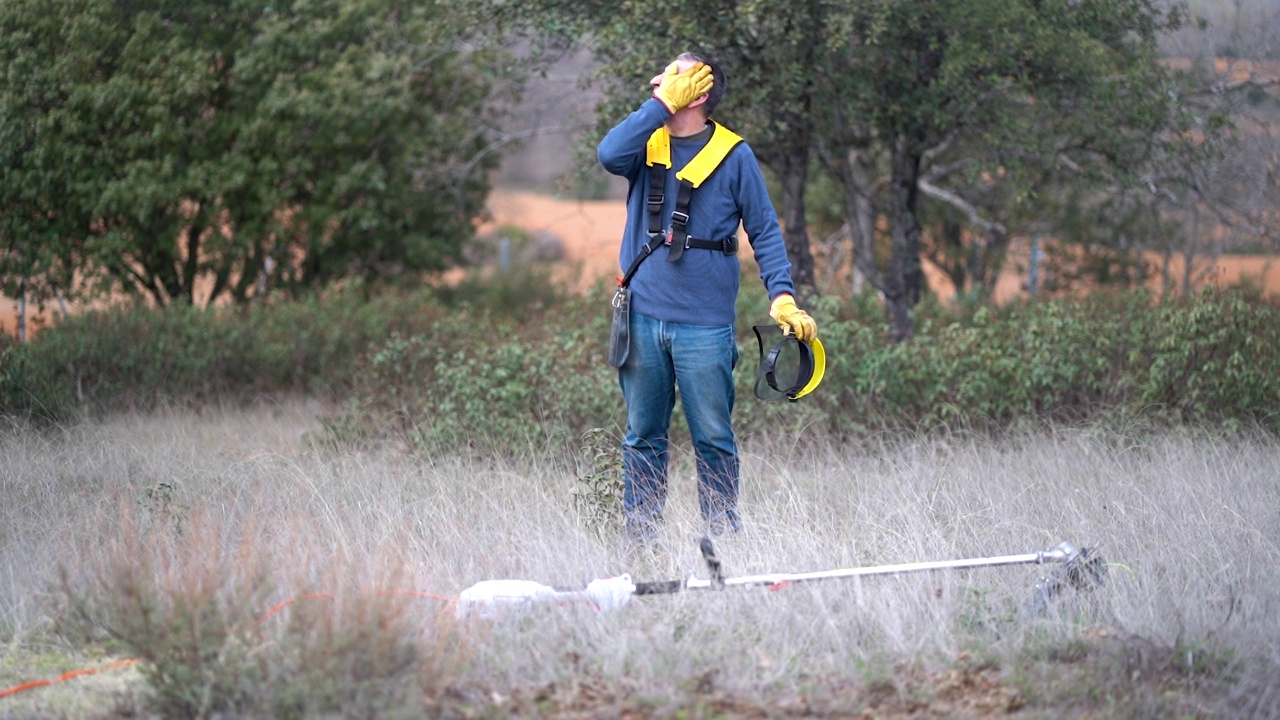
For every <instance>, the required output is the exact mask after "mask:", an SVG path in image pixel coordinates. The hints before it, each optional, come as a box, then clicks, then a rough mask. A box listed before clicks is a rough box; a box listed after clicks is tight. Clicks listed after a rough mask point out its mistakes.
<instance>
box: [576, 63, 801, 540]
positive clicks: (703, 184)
mask: <svg viewBox="0 0 1280 720" xmlns="http://www.w3.org/2000/svg"><path fill="white" fill-rule="evenodd" d="M650 84H651V85H652V86H653V97H652V98H650V99H649V100H647V101H645V102H644V104H643V105H641V106H640V108H639V109H638V110H636V111H635V112H633V113H632V114H631V115H630V116H628V117H627V118H626V119H625V120H623V121H622V122H621V123H619V124H618V125H617V126H616V127H614V128H613V129H612V130H610V131H609V132H608V134H607V135H605V137H604V139H603V140H601V141H600V145H599V147H598V148H597V156H598V157H599V160H600V164H601V165H603V166H604V168H605V169H606V170H608V171H609V172H611V173H613V174H615V175H621V176H623V177H625V178H627V180H628V181H629V188H628V192H627V226H626V230H625V232H624V234H623V238H622V248H621V251H620V253H619V261H620V262H621V264H622V267H624V268H627V267H630V265H631V263H632V261H633V260H634V259H635V258H636V257H637V256H638V255H639V254H640V253H643V252H648V251H647V250H646V249H645V246H646V244H648V245H649V247H650V248H653V249H652V252H650V253H649V255H651V257H646V259H645V260H644V261H643V262H642V263H641V264H640V265H639V266H638V267H637V269H636V272H635V274H634V276H633V277H632V280H631V284H630V292H631V318H630V350H629V353H628V355H627V358H626V361H625V362H624V363H623V364H622V366H621V367H619V369H618V381H619V384H620V385H621V387H622V394H623V398H624V399H625V401H626V406H627V434H626V438H625V439H624V441H623V453H622V457H623V480H624V483H625V489H624V494H623V510H624V517H625V523H626V531H627V536H628V538H629V539H630V540H632V541H634V542H639V543H644V542H649V541H651V540H653V539H654V538H655V535H656V530H657V528H658V526H659V525H660V523H661V521H662V512H663V508H664V506H665V505H666V498H667V459H668V449H667V447H668V430H669V427H670V424H671V413H672V410H673V408H674V406H675V398H676V390H677V389H679V393H680V401H681V404H682V406H683V408H684V414H685V418H686V419H687V420H688V423H689V434H690V436H691V439H692V440H693V447H694V451H695V454H696V457H697V473H698V501H699V502H698V504H699V509H700V510H701V512H702V517H703V519H704V520H705V521H706V522H707V524H708V529H709V530H710V531H711V532H712V533H713V534H719V533H722V532H726V531H731V532H736V531H737V530H739V529H740V528H741V521H740V519H739V516H738V507H737V506H738V483H739V467H738V448H737V443H736V440H735V437H734V432H733V425H732V420H731V416H732V413H733V403H734V386H733V368H734V366H735V365H736V364H737V362H738V349H737V347H738V346H737V341H736V339H735V334H734V320H735V307H734V303H735V301H736V299H737V296H738V285H739V274H740V273H739V264H738V257H737V255H736V254H735V253H736V249H737V231H738V226H739V224H741V225H742V227H743V229H744V230H745V231H746V235H747V238H748V239H749V240H750V242H751V246H752V248H753V251H754V254H755V260H756V263H757V264H758V265H759V267H760V279H761V280H763V281H764V285H765V288H766V290H767V291H768V293H769V298H770V300H771V301H772V302H771V305H770V310H769V314H770V316H772V317H773V319H774V321H775V322H777V323H778V325H779V326H780V327H782V329H783V330H784V331H785V332H790V333H794V334H795V335H796V337H797V338H799V339H801V340H806V341H807V340H812V339H813V338H814V337H816V336H817V333H818V330H817V325H816V324H815V323H814V321H813V318H811V317H810V316H809V315H808V314H807V313H805V312H804V311H803V310H800V309H799V308H797V307H796V303H795V300H794V298H793V295H794V291H795V288H794V286H793V284H792V281H791V263H790V261H788V259H787V253H786V247H785V245H784V244H783V241H782V232H781V229H780V228H779V226H778V216H777V213H776V212H775V210H774V208H773V204H772V202H771V201H770V199H769V195H768V192H767V191H766V189H765V184H764V179H763V177H762V176H761V174H760V167H759V165H758V163H757V162H756V158H755V154H754V153H752V151H751V148H750V147H748V146H747V144H746V143H745V142H741V138H739V137H738V136H736V135H734V134H733V133H732V132H729V131H728V130H727V129H726V128H723V127H722V126H718V125H717V124H715V123H713V122H711V120H710V117H711V114H712V112H713V111H714V110H715V108H716V105H717V104H718V103H719V102H720V99H721V98H722V97H724V92H725V76H724V72H723V70H721V68H720V67H719V66H718V65H716V64H715V63H714V62H712V61H711V60H709V59H707V58H706V57H703V56H701V55H697V54H694V53H685V54H683V55H681V56H680V57H679V58H677V60H676V61H675V62H673V63H671V64H670V65H669V66H667V68H666V70H665V71H663V72H662V73H661V74H660V75H658V76H656V77H654V78H653V80H652V81H651V83H650ZM664 129H665V132H661V131H662V130H664ZM720 133H723V134H720ZM713 135H715V136H716V137H717V140H716V142H714V143H713V142H712V137H713ZM726 138H727V139H729V141H730V142H728V143H725V142H724V141H725V139H726ZM735 143H736V144H735ZM712 146H716V147H720V148H724V147H728V146H731V148H732V149H730V150H728V152H727V154H724V153H723V152H721V153H720V154H719V157H720V158H722V159H719V161H718V162H716V159H715V158H712V159H710V160H708V159H707V158H708V155H706V154H704V155H699V153H700V152H701V151H702V150H703V149H704V148H708V150H709V152H710V149H711V147H712ZM664 153H665V154H666V156H665V160H666V162H665V163H663V159H664ZM695 157H697V158H698V161H697V162H693V163H691V161H692V160H694V158H695ZM655 158H656V160H655ZM664 164H665V165H666V166H667V167H664V166H663V165H664ZM708 165H713V166H714V167H713V169H712V170H711V172H710V174H709V175H706V176H705V177H702V178H700V179H699V181H698V184H697V186H696V187H690V182H689V181H688V180H687V179H686V180H685V181H684V182H682V181H681V180H680V179H679V178H678V177H677V175H678V174H679V173H681V172H683V171H684V170H688V169H689V168H690V167H695V166H699V167H702V166H708ZM682 169H684V170H682ZM706 169H707V168H706V167H703V170H704V171H705V170H706ZM654 173H661V175H658V176H656V177H658V178H659V180H658V183H659V184H655V185H653V186H651V184H650V183H651V176H654ZM664 177H665V182H664V181H663V180H662V178H664ZM682 190H683V192H684V193H685V194H684V196H683V197H681V192H682ZM659 223H662V225H661V227H660V228H659V227H658V224H659ZM659 235H661V236H662V237H663V239H664V240H665V244H657V245H656V247H655V244H656V242H658V241H655V243H651V240H652V239H653V238H654V237H655V236H659ZM673 238H674V242H673ZM682 239H683V240H684V242H681V240H682Z"/></svg>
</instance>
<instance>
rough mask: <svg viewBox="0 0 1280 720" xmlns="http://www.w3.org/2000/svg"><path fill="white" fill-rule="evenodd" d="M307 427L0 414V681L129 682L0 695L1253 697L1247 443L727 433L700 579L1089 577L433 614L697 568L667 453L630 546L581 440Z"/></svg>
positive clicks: (1265, 497) (814, 707)
mask: <svg viewBox="0 0 1280 720" xmlns="http://www.w3.org/2000/svg"><path fill="white" fill-rule="evenodd" d="M313 417H314V415H313V413H312V412H311V410H310V409H309V408H307V407H306V406H303V405H296V406H280V407H275V408H266V409H260V410H255V411H235V412H216V411H209V412H206V413H203V414H194V413H158V414H152V415H146V416H135V417H128V418H121V419H116V420H112V421H107V422H102V423H95V424H84V425H79V426H76V427H72V428H67V429H62V430H59V431H56V432H35V431H29V430H25V429H23V428H20V427H13V428H9V429H7V430H4V431H3V432H0V458H3V462H0V498H3V500H2V501H0V641H2V642H3V645H0V648H3V649H2V650H0V653H2V654H3V658H2V659H0V689H3V688H4V687H9V686H12V685H15V684H17V683H19V682H22V681H25V680H31V679H34V678H36V677H44V676H48V675H49V674H57V673H58V672H61V671H63V670H66V669H69V668H68V667H66V665H67V663H72V662H84V661H86V660H85V658H86V657H96V656H93V655H92V653H90V655H88V656H86V655H85V653H86V652H90V651H88V650H86V648H99V649H100V650H98V652H102V653H105V654H106V656H107V657H110V658H115V657H127V656H141V657H142V658H143V660H144V662H143V663H141V664H140V665H139V666H138V668H137V670H136V674H135V675H132V676H130V677H132V678H133V680H132V681H131V682H129V683H122V684H119V685H108V686H101V685H90V684H88V683H87V682H86V684H85V685H82V686H77V685H76V681H68V682H66V683H61V684H59V685H58V686H57V687H56V688H45V689H35V690H32V691H28V692H25V693H21V694H19V695H15V696H13V697H9V698H3V699H0V716H3V715H5V714H7V713H14V714H18V715H27V716H47V717H57V716H64V715H66V714H67V709H66V708H67V707H68V706H67V705H64V704H61V703H73V702H75V701H76V697H77V693H81V692H86V693H87V692H90V691H91V690H90V689H92V692H97V693H103V695H102V696H101V697H99V698H98V700H97V701H96V702H95V703H94V704H93V709H94V711H95V712H98V713H100V715H99V716H101V717H109V716H111V714H112V713H119V714H124V713H126V712H136V713H140V714H145V713H148V712H160V713H162V714H165V715H167V716H175V717H176V716H183V715H186V716H192V717H198V716H206V717H207V716H212V715H213V714H216V713H218V712H222V713H224V714H231V715H235V714H242V715H249V716H265V715H277V716H279V715H287V714H292V715H291V716H296V717H312V716H319V715H325V716H335V715H336V716H346V717H375V716H377V717H396V716H415V715H421V714H434V715H444V716H447V715H451V714H459V715H461V714H465V712H464V711H467V710H470V711H475V712H482V713H489V714H495V715H501V714H508V713H513V714H524V715H574V714H575V713H577V714H579V715H581V716H593V715H621V714H625V713H628V712H634V713H640V714H652V715H659V716H662V715H669V714H674V713H675V712H676V711H677V709H683V711H684V712H685V713H686V714H687V715H690V716H695V717H698V716H709V715H716V714H721V715H735V714H747V713H749V712H763V711H765V710H767V711H769V712H773V713H775V714H788V713H792V714H802V713H813V714H831V713H838V712H849V713H856V712H858V711H860V710H868V709H869V710H873V711H875V712H876V713H877V714H881V715H887V716H892V715H893V714H894V712H898V711H900V712H901V713H903V714H904V715H905V714H910V713H911V712H916V713H917V714H920V713H924V714H925V715H928V714H929V713H933V714H935V715H948V714H958V715H962V716H963V715H982V714H988V713H991V714H1002V713H1007V712H1016V713H1020V714H1022V715H1024V716H1029V717H1035V716H1063V715H1066V716H1070V715H1083V714H1091V715H1092V716H1094V717H1163V716H1170V715H1177V714H1190V715H1208V716H1212V715H1220V716H1223V717H1275V716H1280V713H1278V712H1277V710H1276V707H1277V706H1280V675H1278V673H1280V444H1277V443H1276V441H1275V440H1274V439H1273V438H1272V439H1267V438H1266V437H1265V436H1262V435H1259V436H1257V437H1250V436H1239V435H1237V436H1235V437H1232V438H1224V437H1217V436H1214V435H1212V434H1208V433H1205V434H1181V435H1173V434H1164V435H1156V436H1150V435H1145V434H1144V433H1142V432H1139V431H1138V430H1136V429H1135V430H1134V431H1133V432H1125V431H1123V430H1120V431H1116V430H1111V431H1107V432H1103V431H1101V430H1071V431H1058V432H1054V431H1045V430H1042V431H1037V432H1028V433H1026V434H1022V435H1017V436H1014V437H1010V438H1006V439H1003V440H1000V441H974V440H954V439H952V440H947V439H938V438H884V439H879V440H873V441H867V442H864V443H862V444H858V445H851V446H843V445H835V444H832V443H822V442H817V443H812V442H804V441H803V438H801V437H796V438H794V439H793V440H792V441H790V442H787V441H784V440H782V439H778V438H774V439H770V440H767V441H766V440H761V439H752V438H746V439H744V441H743V452H744V458H743V468H744V477H743V498H742V510H743V515H744V520H745V529H744V531H743V532H742V533H741V534H740V535H738V536H735V537H730V538H725V539H721V540H720V541H719V542H718V546H719V552H720V556H721V558H722V559H723V561H724V563H725V565H726V571H727V573H728V574H729V575H745V574H750V573H761V572H775V571H779V572H792V571H795V572H799V571H807V570H824V569H833V568H839V567H849V566H856V565H873V564H885V563H898V562H908V561H917V560H944V559H954V558H968V557H985V556H992V555H1006V554H1021V553H1029V552H1034V551H1036V550H1041V549H1048V548H1051V547H1053V546H1055V545H1056V544H1057V543H1058V542H1060V541H1062V540H1069V541H1071V542H1073V543H1075V544H1077V545H1082V546H1089V547H1094V548H1096V549H1097V550H1098V552H1100V553H1101V554H1102V555H1103V557H1104V559H1105V560H1107V561H1108V563H1109V572H1108V584H1107V585H1106V586H1104V587H1102V588H1099V589H1096V590H1094V591H1093V592H1089V593H1074V592H1068V593H1066V594H1065V595H1063V596H1062V597H1061V598H1060V599H1059V601H1058V602H1056V603H1055V604H1054V605H1053V607H1051V609H1050V611H1049V612H1048V613H1047V614H1046V615H1044V616H1041V617H1034V618H1029V617H1026V616H1025V613H1024V611H1025V609H1026V607H1027V605H1028V604H1029V603H1030V601H1031V600H1032V591H1033V588H1034V586H1035V584H1036V583H1037V582H1038V581H1039V580H1040V579H1041V578H1042V576H1043V574H1044V573H1045V569H1044V568H1037V567H1035V566H1012V567H1005V568H989V569H981V570H955V571H942V572H936V573H931V574H916V575H906V576H897V577H882V578H868V579H864V580H861V581H854V580H831V581H825V582H817V583H810V584H800V585H793V586H790V587H787V588H784V589H781V590H779V591H776V592H770V591H769V590H766V589H735V590H728V591H725V592H720V593H714V592H700V593H693V592H690V593H685V594H681V595H672V596H659V597H642V598H636V599H634V600H633V601H632V602H631V603H630V605H628V606H627V607H625V608H623V609H621V610H619V611H616V612H612V613H604V614H601V613H597V612H596V611H594V610H592V609H590V608H587V607H581V606H566V607H559V606H548V607H536V608H534V609H532V610H531V611H529V612H526V613H521V614H518V615H513V616H509V617H503V618H499V619H497V620H494V621H489V620H479V619H476V620H471V619H468V620H465V621H461V622H458V621H455V620H454V618H453V615H452V613H451V612H450V610H451V607H450V606H449V604H448V603H447V602H446V600H445V599H447V598H454V597H456V596H457V595H458V593H459V592H460V591H461V590H463V589H464V588H466V587H467V586H469V585H471V584H472V583H475V582H477V581H480V580H486V579H499V578H516V579H527V580H536V581H538V582H541V583H544V584H548V585H556V586H569V587H582V586H584V585H585V584H586V583H587V582H589V581H590V580H592V579H595V578H599V577H606V576H612V575H616V574H620V573H623V572H630V573H632V575H633V576H634V578H635V579H636V580H659V579H675V578H680V577H685V576H688V575H689V574H691V573H693V574H698V575H701V576H705V570H704V568H703V567H702V561H701V559H700V556H699V553H698V550H697V538H698V537H699V534H700V527H699V522H698V518H697V516H696V507H697V502H696V497H695V495H694V480H693V463H692V459H691V457H690V454H689V453H688V452H687V450H683V449H682V450H678V451H677V452H676V454H675V456H674V458H673V466H672V473H671V474H672V497H671V500H670V505H669V508H668V524H667V526H666V528H665V529H664V530H663V534H662V537H661V542H660V544H659V546H658V548H657V549H656V551H654V552H645V553H641V554H638V555H637V554H634V553H630V552H628V551H627V550H626V549H625V548H623V547H622V545H621V543H619V542H617V540H616V538H615V537H614V536H612V535H610V534H609V533H607V532H606V533H604V534H603V535H601V534H598V533H596V532H595V531H594V530H593V528H591V527H588V526H587V525H585V524H584V523H583V522H581V521H580V519H579V517H578V515H577V513H576V511H575V503H574V497H573V493H574V490H575V488H576V487H577V486H579V484H580V483H579V478H581V477H583V476H584V474H587V473H589V472H590V468H589V467H587V465H586V462H585V460H584V457H583V456H582V455H578V454H567V453H565V452H564V451H563V449H556V448H553V447H550V446H548V447H537V446H530V447H529V448H528V449H527V452H525V453H522V454H521V457H520V458H519V459H505V460H496V459H495V460H482V459H475V458H474V457H472V458H470V459H463V458H454V457H445V456H439V457H432V458H425V459H423V458H410V457H406V456H403V455H400V454H396V453H394V452H390V451H387V452H374V451H365V452H352V451H335V450H332V449H327V448H325V447H323V446H321V445H315V444H312V443H309V442H308V432H309V431H312V430H314V429H316V428H317V424H316V423H315V421H314V419H313ZM429 596H439V597H429ZM441 598H444V599H441ZM288 600H295V601H296V602H293V603H292V604H288V605H284V606H278V607H277V604H278V603H282V602H285V601H288ZM273 608H275V610H274V612H272V609H273ZM268 613H270V614H268ZM105 660H106V657H104V658H103V661H105ZM179 670H181V672H179ZM182 673H187V674H185V675H183V674H182ZM78 687H79V688H80V689H77V688H78ZM51 698H55V699H56V701H55V700H51ZM913 708H914V710H913Z"/></svg>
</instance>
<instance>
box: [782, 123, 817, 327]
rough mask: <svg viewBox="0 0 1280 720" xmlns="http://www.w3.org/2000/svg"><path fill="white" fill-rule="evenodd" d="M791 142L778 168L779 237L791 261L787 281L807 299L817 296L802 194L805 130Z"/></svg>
mask: <svg viewBox="0 0 1280 720" xmlns="http://www.w3.org/2000/svg"><path fill="white" fill-rule="evenodd" d="M799 135H802V136H803V138H802V139H803V145H802V144H801V142H800V140H799V139H797V141H796V142H795V143H794V144H793V145H792V151H793V154H788V155H786V156H785V159H783V160H782V161H781V163H780V165H781V167H782V173H781V177H780V178H779V179H780V180H781V181H782V239H783V242H784V243H785V244H786V246H787V259H789V260H790V261H791V281H792V282H793V283H795V286H796V294H797V296H798V297H797V299H798V300H801V301H802V302H808V301H810V300H812V299H813V298H815V297H817V295H818V283H817V280H816V279H815V276H814V270H813V252H812V250H811V249H810V248H809V224H808V221H807V220H806V219H805V206H804V193H805V184H806V182H807V181H808V178H809V139H808V134H807V133H800V134H799Z"/></svg>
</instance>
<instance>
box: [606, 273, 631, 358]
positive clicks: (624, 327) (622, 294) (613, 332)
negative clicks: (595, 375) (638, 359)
mask: <svg viewBox="0 0 1280 720" xmlns="http://www.w3.org/2000/svg"><path fill="white" fill-rule="evenodd" d="M630 351H631V290H629V289H628V288H627V286H625V285H623V286H622V287H619V288H618V292H616V293H614V294H613V327H612V328H610V329H609V364H610V365H612V366H613V367H616V368H620V367H622V365H623V363H625V362H626V361H627V354H628V353H629V352H630Z"/></svg>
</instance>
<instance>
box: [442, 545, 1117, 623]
mask: <svg viewBox="0 0 1280 720" xmlns="http://www.w3.org/2000/svg"><path fill="white" fill-rule="evenodd" d="M699 549H701V551H702V558H703V560H704V561H705V562H706V564H707V571H708V574H709V577H708V578H706V579H702V578H698V577H696V576H693V575H691V576H690V577H689V578H687V579H685V580H663V581H657V582H642V583H634V582H632V580H631V576H630V575H629V574H628V575H621V576H618V577H612V578H602V579H599V580H593V581H592V582H591V583H590V584H588V585H587V587H586V588H584V589H582V590H573V589H565V588H554V587H551V586H549V585H543V584H541V583H537V582H533V581H531V580H485V581H482V582H479V583H476V584H475V585H472V586H471V587H469V588H467V589H466V590H464V591H463V592H462V595H461V596H460V597H459V598H458V609H457V612H458V616H459V617H464V616H467V615H471V614H478V615H481V616H486V617H488V616H493V615H494V614H495V613H497V612H499V611H501V610H503V609H506V608H514V607H521V606H526V605H530V604H533V603H536V602H544V601H550V602H556V603H560V604H576V603H582V604H586V605H590V606H593V607H596V608H598V609H600V610H612V609H615V608H619V607H622V606H623V605H626V604H627V603H628V602H630V601H631V598H632V597H633V596H636V595H670V594H673V593H678V592H685V591H696V590H723V589H726V588H730V587H748V586H764V587H768V588H771V589H777V588H780V587H784V586H787V585H790V584H792V583H799V582H809V581H813V580H832V579H837V578H851V577H868V576H872V575H901V574H905V573H914V572H924V571H930V570H962V569H968V568H982V567H999V566H1003V565H1045V564H1048V563H1055V564H1060V565H1061V567H1059V568H1058V569H1057V570H1056V571H1055V572H1054V573H1052V574H1051V575H1049V576H1048V577H1045V578H1043V579H1042V580H1041V581H1040V583H1039V584H1037V585H1036V589H1035V597H1034V599H1033V600H1032V603H1031V605H1030V606H1029V608H1028V610H1029V612H1030V613H1032V614H1039V613H1041V612H1043V611H1044V610H1046V609H1047V608H1048V605H1049V602H1050V601H1051V600H1052V599H1053V598H1055V597H1056V596H1057V595H1059V594H1060V593H1061V592H1062V591H1063V590H1064V589H1066V588H1068V587H1071V588H1073V589H1076V590H1091V589H1093V588H1094V587H1096V586H1099V585H1102V584H1104V582H1105V573H1106V568H1105V567H1104V565H1103V563H1102V558H1101V557H1100V556H1098V555H1097V554H1095V553H1094V552H1092V551H1091V550H1090V549H1089V548H1079V549H1077V548H1076V547H1075V546H1074V545H1072V544H1071V543H1069V542H1062V543H1060V544H1059V545H1058V546H1057V547H1055V548H1053V549H1051V550H1041V551H1039V552H1033V553H1026V554H1023V555H1000V556H996V557H986V558H971V559H967V560H938V561H932V562H915V563H902V564H897V565H873V566H869V567H856V568H841V569H837V570H820V571H816V572H803V573H767V574H763V575H744V576H741V577H725V576H724V571H723V566H722V564H721V562H720V557H719V556H718V555H717V554H716V550H715V546H714V545H713V544H712V543H711V540H710V538H705V537H704V538H702V540H701V541H700V543H699Z"/></svg>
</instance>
